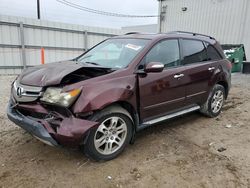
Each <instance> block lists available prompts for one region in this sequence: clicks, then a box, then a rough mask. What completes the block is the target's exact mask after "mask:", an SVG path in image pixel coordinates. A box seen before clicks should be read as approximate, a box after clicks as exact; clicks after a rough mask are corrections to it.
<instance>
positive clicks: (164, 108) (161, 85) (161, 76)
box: [138, 39, 185, 122]
mask: <svg viewBox="0 0 250 188" xmlns="http://www.w3.org/2000/svg"><path fill="white" fill-rule="evenodd" d="M150 62H161V63H163V64H164V65H165V69H164V70H163V72H160V73H148V74H146V75H139V76H138V77H139V93H140V115H141V119H142V121H143V122H145V121H147V120H150V119H154V118H156V117H159V116H163V115H165V114H167V113H170V112H171V111H173V110H176V109H179V108H182V107H183V105H184V101H185V85H184V84H183V81H182V80H183V79H184V78H185V76H184V75H183V71H184V67H182V66H181V63H180V62H181V61H180V50H179V41H178V40H177V39H168V40H163V41H160V42H159V43H157V44H156V45H155V46H154V47H153V48H152V49H151V50H150V51H149V53H148V54H147V55H146V56H145V57H144V59H143V60H142V63H143V64H147V63H150Z"/></svg>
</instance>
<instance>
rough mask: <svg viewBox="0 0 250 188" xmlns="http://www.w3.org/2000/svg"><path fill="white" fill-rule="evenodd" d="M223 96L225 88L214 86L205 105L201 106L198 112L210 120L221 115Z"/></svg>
mask: <svg viewBox="0 0 250 188" xmlns="http://www.w3.org/2000/svg"><path fill="white" fill-rule="evenodd" d="M225 96H226V95H225V88H224V87H223V86H222V85H219V84H216V85H215V86H214V87H213V89H212V90H211V92H210V94H209V96H208V99H207V101H206V102H205V104H203V105H202V106H201V109H200V112H201V113H202V114H204V115H206V116H208V117H211V118H213V117H217V116H218V115H219V114H220V113H221V109H222V107H223V104H224V101H225ZM215 100H216V101H217V102H216V101H215ZM215 104H217V105H215Z"/></svg>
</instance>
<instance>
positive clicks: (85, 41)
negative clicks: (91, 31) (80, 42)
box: [84, 31, 88, 52]
mask: <svg viewBox="0 0 250 188" xmlns="http://www.w3.org/2000/svg"><path fill="white" fill-rule="evenodd" d="M87 50H88V31H84V51H85V52H86V51H87Z"/></svg>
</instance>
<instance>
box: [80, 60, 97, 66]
mask: <svg viewBox="0 0 250 188" xmlns="http://www.w3.org/2000/svg"><path fill="white" fill-rule="evenodd" d="M84 63H87V64H91V65H97V66H101V65H100V64H98V63H95V62H89V61H86V62H84Z"/></svg>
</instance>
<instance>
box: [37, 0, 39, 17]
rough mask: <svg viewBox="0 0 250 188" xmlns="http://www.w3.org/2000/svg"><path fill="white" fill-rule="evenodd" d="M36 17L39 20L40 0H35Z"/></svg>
mask: <svg viewBox="0 0 250 188" xmlns="http://www.w3.org/2000/svg"><path fill="white" fill-rule="evenodd" d="M37 19H39V20H40V0H37Z"/></svg>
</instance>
